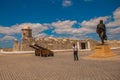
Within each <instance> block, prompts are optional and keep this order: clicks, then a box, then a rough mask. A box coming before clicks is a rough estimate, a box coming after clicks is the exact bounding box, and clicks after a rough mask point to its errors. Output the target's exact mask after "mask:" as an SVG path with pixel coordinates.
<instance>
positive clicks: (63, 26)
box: [51, 20, 77, 34]
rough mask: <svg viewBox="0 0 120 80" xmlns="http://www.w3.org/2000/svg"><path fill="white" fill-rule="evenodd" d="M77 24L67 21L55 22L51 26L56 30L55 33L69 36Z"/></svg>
mask: <svg viewBox="0 0 120 80" xmlns="http://www.w3.org/2000/svg"><path fill="white" fill-rule="evenodd" d="M75 23H77V21H70V20H65V21H57V22H53V23H52V24H51V26H53V27H54V28H55V30H54V32H56V33H59V34H63V33H66V34H69V33H71V31H72V30H73V29H72V26H73V25H74V24H75Z"/></svg>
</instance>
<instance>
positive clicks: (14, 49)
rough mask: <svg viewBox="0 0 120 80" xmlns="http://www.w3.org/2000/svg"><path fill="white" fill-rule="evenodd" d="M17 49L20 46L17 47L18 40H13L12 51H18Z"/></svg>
mask: <svg viewBox="0 0 120 80" xmlns="http://www.w3.org/2000/svg"><path fill="white" fill-rule="evenodd" d="M19 49H20V46H19V43H18V40H17V39H15V40H14V46H13V51H19Z"/></svg>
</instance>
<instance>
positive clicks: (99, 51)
mask: <svg viewBox="0 0 120 80" xmlns="http://www.w3.org/2000/svg"><path fill="white" fill-rule="evenodd" d="M93 51H94V53H93V54H92V55H90V57H93V58H106V57H112V56H115V55H116V54H114V53H113V52H111V50H110V47H109V45H107V44H106V45H97V46H95V47H94V49H93Z"/></svg>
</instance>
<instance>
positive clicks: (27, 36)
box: [22, 25, 32, 40]
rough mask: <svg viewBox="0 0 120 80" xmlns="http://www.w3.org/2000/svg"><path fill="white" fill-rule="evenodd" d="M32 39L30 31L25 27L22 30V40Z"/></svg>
mask: <svg viewBox="0 0 120 80" xmlns="http://www.w3.org/2000/svg"><path fill="white" fill-rule="evenodd" d="M31 38H32V29H31V28H30V27H29V26H28V25H25V26H24V27H23V29H22V40H25V39H31Z"/></svg>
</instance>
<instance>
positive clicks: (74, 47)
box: [73, 44, 78, 61]
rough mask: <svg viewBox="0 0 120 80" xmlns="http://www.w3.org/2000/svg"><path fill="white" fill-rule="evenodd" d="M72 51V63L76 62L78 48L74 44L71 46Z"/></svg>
mask: <svg viewBox="0 0 120 80" xmlns="http://www.w3.org/2000/svg"><path fill="white" fill-rule="evenodd" d="M73 51H74V53H73V54H74V61H76V60H77V61H78V47H77V46H76V45H75V44H73Z"/></svg>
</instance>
